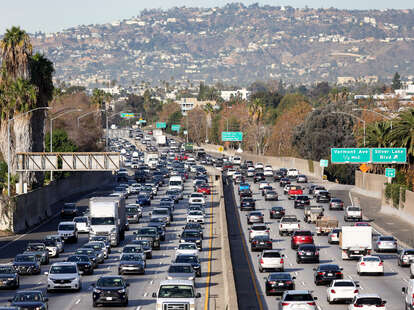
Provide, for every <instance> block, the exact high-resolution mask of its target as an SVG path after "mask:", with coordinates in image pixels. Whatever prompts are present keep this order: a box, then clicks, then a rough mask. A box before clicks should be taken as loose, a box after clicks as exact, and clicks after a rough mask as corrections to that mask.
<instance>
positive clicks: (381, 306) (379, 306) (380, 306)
mask: <svg viewBox="0 0 414 310" xmlns="http://www.w3.org/2000/svg"><path fill="white" fill-rule="evenodd" d="M376 307H377V308H385V305H384V304H381V305H377V306H376Z"/></svg>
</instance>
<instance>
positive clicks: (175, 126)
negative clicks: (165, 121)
mask: <svg viewBox="0 0 414 310" xmlns="http://www.w3.org/2000/svg"><path fill="white" fill-rule="evenodd" d="M180 128H181V126H180V125H171V130H172V131H176V132H179V131H180Z"/></svg>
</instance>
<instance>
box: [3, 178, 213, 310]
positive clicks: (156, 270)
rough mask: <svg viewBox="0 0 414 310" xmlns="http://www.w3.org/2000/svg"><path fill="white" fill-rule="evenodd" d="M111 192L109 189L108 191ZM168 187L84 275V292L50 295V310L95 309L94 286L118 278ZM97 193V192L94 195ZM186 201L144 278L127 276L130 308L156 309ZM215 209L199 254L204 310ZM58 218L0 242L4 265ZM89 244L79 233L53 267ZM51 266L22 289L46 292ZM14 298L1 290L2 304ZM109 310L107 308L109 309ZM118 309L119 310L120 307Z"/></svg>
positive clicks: (51, 229)
mask: <svg viewBox="0 0 414 310" xmlns="http://www.w3.org/2000/svg"><path fill="white" fill-rule="evenodd" d="M191 182H192V181H191V180H190V179H189V180H188V181H187V182H186V183H185V191H184V195H186V194H189V193H191V192H192V191H193V188H192V184H191ZM108 190H110V189H109V188H106V191H108ZM165 190H166V187H165V186H164V187H161V188H160V190H159V191H158V195H157V196H155V198H154V199H153V200H152V202H151V206H150V207H144V213H143V218H142V219H141V221H140V223H139V224H130V230H129V231H128V232H127V233H126V237H125V241H123V242H122V243H121V244H120V246H119V247H116V248H113V249H112V253H111V254H110V255H109V257H108V259H106V260H105V262H104V263H103V264H101V265H99V267H98V268H97V269H95V272H94V274H93V275H91V276H86V275H85V276H82V278H81V279H82V290H81V291H80V292H57V293H48V294H47V296H48V297H49V303H48V304H49V309H58V310H70V309H92V308H93V307H92V287H91V284H93V283H95V282H96V280H97V279H98V278H99V277H100V276H102V275H115V274H117V265H118V261H119V256H120V251H122V246H123V245H125V244H127V243H128V242H129V241H131V240H132V239H133V231H134V230H136V228H137V227H140V226H145V225H146V222H148V220H149V212H150V210H151V209H152V208H153V207H155V206H157V204H158V203H159V199H160V198H162V196H163V193H165ZM95 194H96V193H95ZM91 196H93V195H87V196H84V197H81V198H80V199H78V200H77V201H76V203H77V205H78V206H80V207H81V208H86V207H87V205H88V198H89V197H91ZM211 199H215V197H214V196H212V198H211V197H208V200H207V201H208V202H209V203H210V202H211ZM187 201H188V199H187V198H184V199H183V200H182V201H180V202H179V203H178V204H176V207H175V211H174V222H172V223H171V226H169V227H167V233H166V241H163V242H161V250H158V251H153V258H152V259H149V260H147V267H146V272H145V275H125V276H124V278H125V279H126V280H127V282H128V283H130V287H129V306H128V307H127V309H137V310H139V309H155V301H156V300H155V298H153V297H152V293H153V292H156V291H157V289H158V285H159V283H160V281H162V280H164V279H165V278H166V271H167V269H168V266H169V265H170V263H171V261H172V260H173V259H174V257H175V247H176V246H177V245H178V237H177V234H178V233H180V232H181V231H182V227H184V225H185V222H186V217H185V215H186V205H187ZM127 203H135V196H130V197H129V198H128V199H127ZM211 210H213V209H210V208H207V209H206V211H207V218H206V224H205V225H206V226H205V227H206V228H205V229H204V236H205V237H204V240H203V251H202V252H201V253H200V259H201V262H202V276H201V277H200V278H196V289H197V292H200V293H201V298H199V299H197V303H198V306H197V307H198V309H203V307H204V304H205V296H206V288H207V287H208V286H207V285H206V283H207V280H209V279H210V278H209V277H208V275H207V270H208V255H209V250H210V246H211V243H210V242H209V240H210V237H209V233H210V228H209V224H210V219H211V214H210V211H211ZM59 220H60V219H59V218H58V217H56V218H53V219H51V220H50V221H49V222H47V223H45V224H44V225H41V226H39V227H38V228H37V229H36V230H34V231H33V232H31V233H30V234H27V235H23V236H22V237H21V239H19V240H17V241H16V242H12V243H10V242H9V239H10V238H4V240H0V247H3V248H2V249H1V262H2V263H5V262H10V261H11V260H12V259H13V258H14V256H15V255H16V254H18V253H21V252H22V251H23V250H24V248H25V245H26V244H27V242H29V241H41V240H42V239H43V238H44V237H45V236H46V235H49V234H54V233H56V229H57V226H58V223H59ZM87 241H88V235H87V234H80V235H79V240H78V242H77V243H76V244H65V252H64V253H61V255H60V257H59V258H51V259H50V264H51V263H53V262H58V261H65V260H66V258H67V257H68V256H69V255H71V254H72V253H73V252H74V251H75V250H76V249H77V248H79V247H81V245H82V244H84V243H86V242H87ZM49 266H50V265H47V266H42V274H41V275H33V276H21V282H20V289H21V290H28V289H41V290H43V291H44V292H46V282H47V276H46V275H44V272H45V271H48V269H49ZM13 296H14V291H13V290H4V291H0V305H1V306H5V305H8V302H7V301H8V299H10V298H12V297H13ZM106 308H108V307H106ZM115 308H117V307H109V309H115ZM117 309H118V308H117Z"/></svg>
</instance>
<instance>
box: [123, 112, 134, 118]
mask: <svg viewBox="0 0 414 310" xmlns="http://www.w3.org/2000/svg"><path fill="white" fill-rule="evenodd" d="M121 117H122V118H134V117H135V114H134V113H121Z"/></svg>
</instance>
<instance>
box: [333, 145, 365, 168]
mask: <svg viewBox="0 0 414 310" xmlns="http://www.w3.org/2000/svg"><path fill="white" fill-rule="evenodd" d="M331 162H332V163H333V164H348V163H350V164H359V163H369V162H371V150H370V149H369V148H332V149H331Z"/></svg>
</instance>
